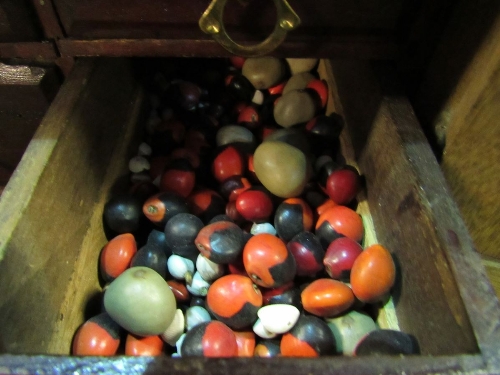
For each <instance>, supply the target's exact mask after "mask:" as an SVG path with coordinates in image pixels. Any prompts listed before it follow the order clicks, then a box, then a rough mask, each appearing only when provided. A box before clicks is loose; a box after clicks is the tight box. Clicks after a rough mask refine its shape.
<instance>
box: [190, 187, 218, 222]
mask: <svg viewBox="0 0 500 375" xmlns="http://www.w3.org/2000/svg"><path fill="white" fill-rule="evenodd" d="M188 205H189V209H190V211H191V213H192V214H193V215H196V216H198V217H199V218H200V219H201V221H203V222H204V223H208V222H209V221H210V220H212V218H213V217H215V216H217V215H221V214H223V213H225V211H226V202H225V201H224V199H223V198H222V197H221V196H220V195H219V194H217V193H216V192H215V191H213V190H211V189H200V190H197V191H195V192H193V193H192V194H191V195H190V196H189V197H188Z"/></svg>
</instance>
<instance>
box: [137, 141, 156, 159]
mask: <svg viewBox="0 0 500 375" xmlns="http://www.w3.org/2000/svg"><path fill="white" fill-rule="evenodd" d="M152 152H153V150H152V149H151V146H150V145H148V144H147V143H146V142H142V143H141V144H140V145H139V150H138V152H137V153H138V155H139V156H149V155H151V153H152Z"/></svg>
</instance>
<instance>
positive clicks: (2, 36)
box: [0, 0, 43, 43]
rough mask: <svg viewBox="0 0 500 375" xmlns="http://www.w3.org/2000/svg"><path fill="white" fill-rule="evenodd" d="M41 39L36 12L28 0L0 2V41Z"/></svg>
mask: <svg viewBox="0 0 500 375" xmlns="http://www.w3.org/2000/svg"><path fill="white" fill-rule="evenodd" d="M42 39H43V35H42V31H41V30H40V26H39V25H38V20H37V17H36V14H35V12H34V11H33V8H32V7H31V6H30V4H29V2H28V1H25V0H22V1H20V0H2V1H1V2H0V43H18V42H38V41H41V40H42Z"/></svg>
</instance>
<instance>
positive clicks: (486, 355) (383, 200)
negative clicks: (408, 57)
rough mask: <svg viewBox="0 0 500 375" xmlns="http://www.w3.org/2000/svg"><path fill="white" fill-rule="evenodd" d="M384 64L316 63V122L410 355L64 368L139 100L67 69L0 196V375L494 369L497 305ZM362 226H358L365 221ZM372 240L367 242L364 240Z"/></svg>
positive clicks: (124, 88) (132, 80)
mask: <svg viewBox="0 0 500 375" xmlns="http://www.w3.org/2000/svg"><path fill="white" fill-rule="evenodd" d="M392 71H393V69H392V67H391V66H388V65H386V64H382V63H381V64H370V63H367V62H362V61H331V62H330V61H323V62H322V63H321V65H320V72H321V74H322V75H323V77H324V78H325V79H327V80H328V82H329V87H330V88H331V95H330V101H329V107H328V108H329V109H328V112H331V111H333V110H335V111H337V112H339V113H341V114H342V115H343V116H344V117H345V120H346V128H345V130H344V132H343V134H342V147H343V150H344V153H345V156H346V159H347V161H348V162H351V163H357V165H358V166H359V168H360V170H361V171H362V173H363V175H364V176H365V178H366V196H365V197H364V198H365V199H361V202H360V205H361V207H364V208H363V216H364V220H365V222H366V223H367V224H368V225H369V226H371V225H373V226H374V234H373V235H372V240H378V241H380V242H381V243H383V244H384V245H386V246H387V247H388V248H389V249H390V250H391V251H392V253H393V256H394V258H395V260H396V263H397V267H398V270H399V271H398V274H399V277H398V279H397V281H396V286H395V288H394V294H393V301H394V305H395V317H396V322H394V323H391V324H393V325H396V326H399V327H400V329H401V330H403V331H405V332H408V333H410V334H412V335H414V336H415V337H416V338H417V340H418V342H419V345H420V350H421V352H422V355H420V356H410V357H400V356H397V357H363V358H361V357H360V358H343V357H335V358H333V357H324V358H316V359H298V358H295V359H285V358H277V359H272V360H257V359H231V360H228V359H217V360H208V359H203V358H198V359H193V358H189V359H171V358H168V357H161V358H157V359H153V358H127V357H116V358H110V359H102V358H74V357H66V356H62V357H61V356H54V355H55V354H58V355H59V354H63V355H67V354H68V353H69V350H70V343H71V339H72V336H73V334H74V332H75V330H76V328H77V327H78V325H80V324H81V323H82V322H83V321H84V318H85V314H86V312H85V307H86V306H87V305H88V303H89V301H92V300H98V299H99V297H100V293H101V287H100V286H99V281H98V278H97V260H98V254H99V251H100V249H101V248H102V246H103V245H104V244H105V242H106V237H105V235H104V233H103V229H102V212H103V207H104V204H105V202H106V201H107V199H108V197H109V195H110V193H111V191H112V190H113V189H115V188H116V187H117V181H120V180H122V177H123V176H126V174H127V164H128V160H129V158H130V156H132V155H133V153H134V150H135V149H136V146H137V142H138V137H137V135H138V132H139V130H138V124H139V123H140V122H141V121H140V115H141V108H142V104H143V102H144V92H143V90H142V87H141V84H140V83H139V82H138V81H137V80H136V75H135V74H133V71H132V67H131V62H130V61H129V60H126V59H103V58H101V59H91V60H85V59H83V60H79V61H78V62H77V64H76V66H75V69H74V70H73V71H72V73H71V75H70V77H69V78H68V79H67V80H66V82H65V83H64V85H63V86H62V88H61V90H60V91H59V93H58V95H57V97H56V98H55V100H54V102H53V103H52V106H51V107H50V109H49V111H48V112H47V114H46V116H45V118H44V119H43V121H42V123H41V124H40V126H39V128H38V130H37V133H36V134H35V136H34V139H33V140H32V141H31V143H30V145H29V146H28V149H27V151H26V153H25V154H24V157H23V159H22V161H21V163H20V164H19V166H18V168H17V169H16V171H15V173H14V175H13V177H12V178H11V180H10V182H9V184H8V185H7V186H6V189H5V191H4V193H3V195H2V196H1V198H0V222H1V223H2V225H1V226H0V259H1V263H0V295H1V296H2V297H1V299H0V350H1V351H2V352H3V353H9V354H3V355H1V356H0V372H8V371H7V370H10V371H13V372H16V371H27V372H29V373H33V372H35V371H46V372H52V371H54V369H57V371H60V372H63V373H70V372H90V373H96V372H110V373H117V372H125V373H130V372H145V371H148V372H153V373H160V372H169V373H175V374H193V373H198V374H205V375H206V374H220V373H227V374H243V373H245V374H247V373H259V374H264V373H266V374H354V373H356V374H382V373H384V374H410V373H417V374H424V373H426V374H427V373H429V374H438V373H439V374H444V373H446V374H452V373H453V374H456V373H467V374H474V373H478V374H479V373H498V372H499V371H500V363H499V362H500V355H499V354H500V340H499V339H500V326H499V323H500V306H499V302H498V300H497V299H496V297H495V294H494V292H493V291H492V288H491V285H490V283H489V281H488V280H487V278H486V276H485V271H484V268H483V266H482V264H481V261H480V258H479V257H478V255H477V254H476V252H475V250H474V247H473V244H472V242H471V240H470V237H469V235H468V234H467V231H466V229H465V226H464V224H463V222H462V219H461V217H460V215H459V212H458V209H457V207H456V205H455V203H454V202H453V200H452V199H451V198H450V196H449V193H448V189H447V187H446V184H445V181H444V178H443V176H442V174H441V172H440V169H439V166H438V164H437V162H436V160H435V158H434V156H433V154H432V152H431V149H430V147H429V145H428V143H427V141H426V139H425V137H424V135H423V133H422V132H421V130H420V127H419V124H418V122H417V121H416V119H415V116H414V114H413V111H412V109H411V107H410V105H409V103H408V101H407V100H406V99H405V97H404V96H403V95H401V93H400V91H399V90H398V88H397V87H396V85H395V84H394V83H393V82H394V80H393V77H392V76H391V72H392ZM371 223H372V224H371ZM375 237H376V238H375ZM4 370H5V371H4Z"/></svg>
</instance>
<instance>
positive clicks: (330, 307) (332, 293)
mask: <svg viewBox="0 0 500 375" xmlns="http://www.w3.org/2000/svg"><path fill="white" fill-rule="evenodd" d="M301 299H302V306H304V310H306V311H307V312H309V313H311V314H314V315H316V316H320V317H331V316H335V315H339V314H341V313H343V312H344V311H346V310H347V309H348V308H349V307H351V306H352V305H353V304H354V301H355V299H354V294H353V293H352V290H351V288H349V287H348V286H347V285H346V284H344V283H342V282H341V281H337V280H332V279H317V280H314V281H313V282H312V283H310V284H309V285H308V286H307V287H306V288H305V289H304V290H303V291H302V294H301Z"/></svg>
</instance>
